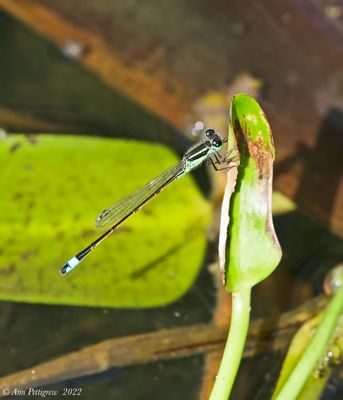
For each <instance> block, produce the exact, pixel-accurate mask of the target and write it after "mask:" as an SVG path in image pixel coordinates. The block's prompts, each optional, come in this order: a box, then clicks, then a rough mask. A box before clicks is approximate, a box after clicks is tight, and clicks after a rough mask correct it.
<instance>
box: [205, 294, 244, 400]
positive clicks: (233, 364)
mask: <svg viewBox="0 0 343 400" xmlns="http://www.w3.org/2000/svg"><path fill="white" fill-rule="evenodd" d="M250 294H251V288H244V289H240V290H239V291H236V292H233V293H232V316H231V325H230V330H229V336H228V338H227V341H226V345H225V349H224V354H223V358H222V361H221V363H220V367H219V371H218V374H217V377H216V381H215V384H214V386H213V389H212V393H211V396H210V400H226V399H228V398H229V395H230V393H231V389H232V385H233V382H234V379H235V377H236V374H237V370H238V367H239V364H240V361H241V358H242V354H243V350H244V345H245V340H246V337H247V333H248V326H249V317H250Z"/></svg>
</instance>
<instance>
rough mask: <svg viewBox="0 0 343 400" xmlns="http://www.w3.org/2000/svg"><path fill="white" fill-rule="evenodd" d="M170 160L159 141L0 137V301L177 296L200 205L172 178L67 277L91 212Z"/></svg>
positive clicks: (89, 235) (197, 259) (196, 237)
mask: <svg viewBox="0 0 343 400" xmlns="http://www.w3.org/2000/svg"><path fill="white" fill-rule="evenodd" d="M177 161H178V158H177V157H176V156H175V155H174V154H172V153H171V152H170V151H169V150H168V149H166V148H165V147H163V146H161V145H155V144H154V145H152V144H148V143H142V142H136V141H128V140H111V139H102V138H89V137H73V136H53V135H39V136H35V137H26V136H22V135H20V136H19V135H18V136H17V135H16V136H10V137H8V138H6V139H5V140H2V141H0V170H1V175H0V187H1V198H0V235H1V236H0V237H1V244H0V277H1V280H0V299H2V300H14V301H25V302H42V303H54V304H73V305H89V306H110V307H147V306H157V305H161V304H166V303H169V302H172V301H174V300H175V299H177V298H179V297H180V296H182V295H183V294H184V293H185V292H186V291H187V290H188V289H189V287H190V286H191V285H192V283H193V281H194V279H195V278H196V276H197V274H198V271H199V268H200V267H201V264H202V261H203V257H204V253H205V246H206V238H205V228H206V227H207V226H208V223H209V219H210V208H209V204H208V203H207V201H205V200H204V198H203V197H202V196H201V194H200V192H199V191H198V190H197V187H196V185H195V183H194V182H193V180H192V178H191V177H190V176H186V177H185V178H182V179H180V180H177V181H176V182H175V183H174V184H173V185H171V187H169V188H167V189H165V190H164V191H163V192H162V193H161V194H160V195H159V196H158V197H156V198H154V199H153V200H152V201H151V202H150V203H149V204H148V205H146V206H145V207H144V208H143V209H142V210H141V211H140V212H139V213H137V214H135V215H134V216H132V217H131V218H130V219H129V220H128V221H127V222H126V223H125V224H124V225H123V226H122V227H120V228H119V229H118V230H117V231H116V232H114V233H113V235H112V237H110V238H109V239H107V240H105V241H104V242H103V244H101V246H99V247H98V248H97V249H96V250H94V252H93V253H92V254H91V255H90V256H89V257H87V259H86V260H85V261H84V262H83V263H82V264H81V265H80V266H79V267H78V268H77V269H76V270H75V271H73V272H72V273H70V274H69V275H67V276H65V277H61V276H60V275H59V273H58V271H59V268H60V267H61V266H62V265H63V264H64V263H65V262H66V260H68V259H70V258H71V257H72V256H73V255H74V254H76V253H77V252H78V251H80V250H81V249H82V248H84V247H85V246H86V245H88V244H89V243H90V242H91V241H93V240H94V239H95V238H97V237H98V236H99V235H100V232H98V231H96V230H95V228H94V220H95V217H96V215H97V214H98V213H99V212H101V211H102V210H103V209H104V208H106V207H109V206H111V205H112V204H113V203H114V202H115V201H117V200H119V199H120V198H121V197H123V196H124V195H126V194H128V193H130V192H132V191H133V190H135V189H137V188H138V187H140V186H142V185H144V184H145V183H146V182H148V181H149V180H150V179H152V178H154V177H156V176H157V175H158V174H159V173H161V172H163V171H164V170H165V169H166V168H169V167H170V166H172V165H173V164H175V163H176V162H177Z"/></svg>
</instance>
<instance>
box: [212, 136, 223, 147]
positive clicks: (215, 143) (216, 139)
mask: <svg viewBox="0 0 343 400" xmlns="http://www.w3.org/2000/svg"><path fill="white" fill-rule="evenodd" d="M222 144H223V141H222V140H221V138H220V137H219V136H216V137H214V138H213V139H212V146H213V147H216V148H219V147H221V145H222Z"/></svg>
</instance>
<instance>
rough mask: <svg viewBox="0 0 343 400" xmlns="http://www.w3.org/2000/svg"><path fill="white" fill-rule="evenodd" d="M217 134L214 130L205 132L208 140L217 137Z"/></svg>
mask: <svg viewBox="0 0 343 400" xmlns="http://www.w3.org/2000/svg"><path fill="white" fill-rule="evenodd" d="M215 134H216V132H215V130H214V129H207V131H206V132H205V135H206V137H208V138H212V137H213V136H215Z"/></svg>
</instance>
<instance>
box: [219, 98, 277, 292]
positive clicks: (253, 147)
mask: <svg viewBox="0 0 343 400" xmlns="http://www.w3.org/2000/svg"><path fill="white" fill-rule="evenodd" d="M228 139H229V148H232V147H233V146H236V147H237V149H238V152H239V155H240V164H239V167H238V171H236V173H237V177H235V176H234V175H233V174H234V172H232V171H229V173H228V174H229V176H228V186H227V190H226V193H225V196H224V201H223V207H222V221H221V233H220V236H221V237H220V244H219V255H220V265H221V269H222V273H223V278H224V282H225V286H226V288H227V290H229V291H236V290H240V289H242V288H248V287H252V286H253V285H255V284H257V283H258V282H260V281H262V280H263V279H264V278H266V277H267V276H268V275H269V274H270V273H271V272H272V271H273V270H274V269H275V268H276V266H277V265H278V264H279V262H280V259H281V254H282V253H281V248H280V245H279V242H278V239H277V237H276V234H275V231H274V226H273V220H272V201H271V195H272V179H273V160H274V156H275V152H274V144H273V138H272V133H271V130H270V127H269V124H268V122H267V119H266V117H265V115H264V113H263V111H262V109H261V107H260V106H259V104H258V103H257V102H256V101H255V100H254V99H253V98H251V97H250V96H247V95H244V94H239V95H236V96H235V97H234V99H233V101H232V104H231V114H230V125H229V134H228ZM235 178H236V179H237V183H236V187H235V188H234V187H233V186H234V184H233V180H234V179H235ZM232 192H233V193H232ZM230 197H231V198H230ZM229 222H230V223H229Z"/></svg>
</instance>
